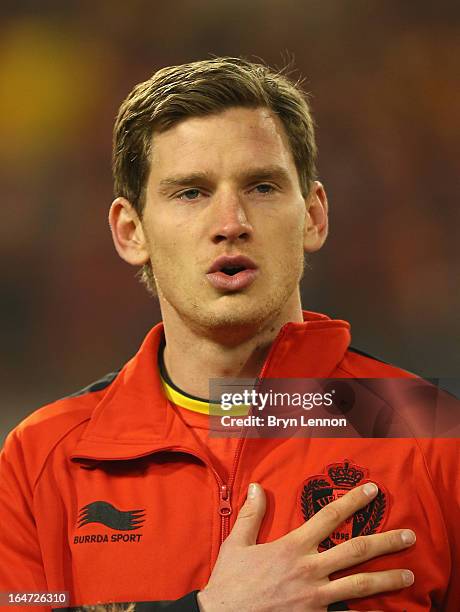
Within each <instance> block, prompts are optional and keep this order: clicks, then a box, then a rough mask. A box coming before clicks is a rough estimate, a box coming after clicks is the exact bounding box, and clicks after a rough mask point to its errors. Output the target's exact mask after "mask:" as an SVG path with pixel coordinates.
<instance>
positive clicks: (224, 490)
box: [219, 485, 232, 516]
mask: <svg viewBox="0 0 460 612" xmlns="http://www.w3.org/2000/svg"><path fill="white" fill-rule="evenodd" d="M219 497H220V503H219V514H220V515H221V516H230V514H231V513H232V505H231V504H230V491H229V488H228V487H227V485H222V486H221V487H220V495H219Z"/></svg>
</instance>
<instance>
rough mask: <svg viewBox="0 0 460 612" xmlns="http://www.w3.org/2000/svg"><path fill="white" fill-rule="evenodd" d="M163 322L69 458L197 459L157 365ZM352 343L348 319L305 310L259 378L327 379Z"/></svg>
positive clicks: (115, 385) (192, 440) (286, 330)
mask: <svg viewBox="0 0 460 612" xmlns="http://www.w3.org/2000/svg"><path fill="white" fill-rule="evenodd" d="M162 338H163V324H162V323H160V324H158V325H156V326H155V327H154V328H153V329H152V330H151V331H150V332H149V333H148V334H147V336H146V338H145V340H144V342H143V343H142V345H141V347H140V349H139V351H138V353H137V354H136V355H135V356H134V357H133V358H132V359H131V360H130V361H129V362H128V363H127V364H126V365H125V366H124V367H123V369H122V370H121V371H120V373H119V374H118V376H117V378H116V379H115V380H114V382H113V383H112V384H111V385H110V387H109V388H108V390H107V393H106V394H105V395H104V397H103V398H102V400H101V401H100V402H99V404H98V405H97V406H96V408H95V409H94V412H93V414H92V416H91V418H90V421H89V424H88V426H87V428H86V430H85V432H84V433H83V435H82V437H81V438H80V440H79V442H78V444H77V446H76V448H75V450H74V452H73V453H72V454H71V458H72V459H74V460H83V461H84V460H85V459H89V460H97V461H98V460H99V461H100V460H102V461H103V460H116V459H118V460H120V459H132V458H135V457H142V456H144V455H148V454H151V453H154V452H159V451H162V450H176V451H183V452H190V453H193V454H195V455H199V453H197V452H195V451H196V448H197V444H196V439H195V437H194V435H193V433H192V432H191V430H190V429H189V428H188V427H186V426H185V425H184V423H183V422H182V420H181V419H180V418H178V417H177V415H176V412H175V411H174V410H171V408H170V406H169V402H168V400H167V399H166V396H165V395H164V391H163V388H162V384H161V379H160V376H159V372H158V366H157V355H158V348H159V345H160V342H161V340H162ZM349 343H350V325H349V324H348V323H347V322H346V321H340V320H336V321H334V320H331V319H329V317H327V316H325V315H322V314H318V313H314V312H308V311H305V312H304V322H303V323H287V324H286V325H284V326H283V327H282V328H281V330H280V332H279V334H278V336H277V338H276V339H275V341H274V343H273V345H272V347H271V349H270V352H269V355H268V357H267V360H266V362H265V364H264V366H263V368H262V370H261V373H260V377H261V378H328V377H330V376H331V374H332V373H333V371H334V370H335V368H336V366H337V365H338V364H339V363H340V362H341V361H342V359H343V357H344V355H345V352H346V350H347V348H348V346H349Z"/></svg>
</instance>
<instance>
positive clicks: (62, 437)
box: [2, 372, 118, 487]
mask: <svg viewBox="0 0 460 612" xmlns="http://www.w3.org/2000/svg"><path fill="white" fill-rule="evenodd" d="M117 375H118V372H112V373H110V374H107V375H106V376H104V377H102V378H100V379H98V380H97V381H95V382H93V383H91V384H90V385H88V386H86V387H85V388H83V389H81V390H79V391H77V392H75V393H73V394H72V395H69V396H67V397H64V398H61V399H59V400H56V401H54V402H52V403H50V404H46V405H45V406H42V407H41V408H38V409H37V410H35V411H34V412H32V413H31V414H30V415H29V416H27V417H26V418H25V419H24V420H23V421H21V422H20V423H19V424H18V425H17V426H16V427H15V428H14V429H13V430H12V431H11V432H10V433H9V434H8V436H7V438H6V440H5V444H4V448H3V451H2V467H3V469H4V468H5V464H10V466H11V467H12V468H19V467H20V468H21V469H22V471H23V473H24V474H27V477H28V480H29V483H30V485H31V486H32V487H33V485H34V483H35V482H36V479H37V478H38V476H39V474H40V472H41V469H42V467H43V465H44V463H45V462H46V460H47V458H48V456H49V455H50V454H51V453H52V452H53V450H54V449H55V448H56V447H57V446H58V445H61V444H65V445H67V446H69V448H71V447H72V446H73V445H74V444H76V442H77V441H78V439H79V438H80V436H81V435H82V433H83V431H84V429H85V428H86V426H87V424H88V422H89V420H90V419H91V416H92V413H93V411H94V409H95V408H96V406H97V405H98V404H99V402H100V401H101V399H102V398H103V397H104V395H105V394H106V393H107V391H108V389H109V388H110V385H111V384H112V382H113V381H114V380H115V378H116V377H117Z"/></svg>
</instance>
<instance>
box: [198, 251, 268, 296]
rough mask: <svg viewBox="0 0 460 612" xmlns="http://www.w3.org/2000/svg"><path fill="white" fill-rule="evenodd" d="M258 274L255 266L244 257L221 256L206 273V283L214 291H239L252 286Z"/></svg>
mask: <svg viewBox="0 0 460 612" xmlns="http://www.w3.org/2000/svg"><path fill="white" fill-rule="evenodd" d="M257 274H258V268H257V266H256V264H255V263H254V262H253V261H252V260H251V259H249V257H245V256H244V255H222V256H221V257H218V258H217V259H216V260H215V261H214V263H213V264H212V266H211V267H210V268H209V270H208V272H207V273H206V276H207V279H208V281H209V282H210V283H211V285H212V286H213V287H215V288H216V289H220V290H224V291H239V290H241V289H245V288H246V287H249V285H251V284H252V282H253V281H254V279H255V277H256V276H257Z"/></svg>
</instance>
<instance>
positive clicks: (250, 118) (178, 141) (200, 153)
mask: <svg viewBox="0 0 460 612" xmlns="http://www.w3.org/2000/svg"><path fill="white" fill-rule="evenodd" d="M150 160H151V168H150V174H151V179H152V180H155V179H159V180H161V178H162V177H163V175H164V174H165V173H168V174H169V173H171V171H172V170H173V171H174V172H175V173H178V174H182V173H184V172H194V171H205V172H208V173H227V172H228V173H230V172H236V171H238V170H239V169H241V170H244V171H247V170H248V167H250V166H251V165H257V166H260V165H261V164H262V165H274V164H276V165H281V166H283V167H285V168H286V170H287V171H288V172H294V174H296V168H295V164H294V159H293V156H292V152H291V147H290V144H289V139H288V136H287V134H286V131H285V129H284V126H283V124H282V122H281V120H280V119H279V118H278V117H277V116H276V115H275V114H274V113H273V112H272V111H270V110H269V109H267V108H256V109H252V108H251V109H248V108H231V109H227V110H225V111H223V112H221V113H218V114H214V115H207V116H204V117H190V118H188V119H185V120H183V121H181V122H180V123H178V124H176V125H175V126H173V127H171V128H169V129H168V130H166V131H165V132H161V133H154V134H153V136H152V148H151V157H150Z"/></svg>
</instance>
